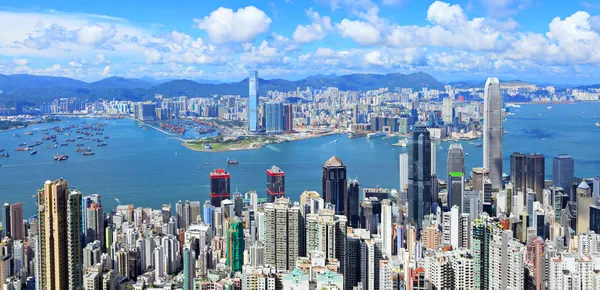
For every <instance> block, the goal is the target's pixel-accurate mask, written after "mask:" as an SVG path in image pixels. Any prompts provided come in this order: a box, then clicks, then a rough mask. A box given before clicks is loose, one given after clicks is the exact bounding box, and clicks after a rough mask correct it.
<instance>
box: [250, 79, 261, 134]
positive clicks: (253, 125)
mask: <svg viewBox="0 0 600 290" xmlns="http://www.w3.org/2000/svg"><path fill="white" fill-rule="evenodd" d="M248 88H249V92H248V109H247V110H248V118H247V120H248V131H249V132H257V131H258V129H259V126H258V71H251V72H250V77H249V78H248Z"/></svg>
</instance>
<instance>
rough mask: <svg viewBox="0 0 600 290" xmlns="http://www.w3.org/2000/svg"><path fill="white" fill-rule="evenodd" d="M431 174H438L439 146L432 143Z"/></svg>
mask: <svg viewBox="0 0 600 290" xmlns="http://www.w3.org/2000/svg"><path fill="white" fill-rule="evenodd" d="M430 155H431V167H430V168H431V175H437V171H436V169H437V147H435V144H434V143H431V154H430Z"/></svg>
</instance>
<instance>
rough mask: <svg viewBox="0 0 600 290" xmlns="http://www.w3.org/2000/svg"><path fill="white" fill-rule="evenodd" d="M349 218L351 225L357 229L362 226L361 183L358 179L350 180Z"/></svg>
mask: <svg viewBox="0 0 600 290" xmlns="http://www.w3.org/2000/svg"><path fill="white" fill-rule="evenodd" d="M346 218H348V222H349V225H350V226H351V227H353V228H355V229H357V228H358V227H359V226H360V184H359V183H358V180H356V179H350V181H349V182H348V215H347V216H346Z"/></svg>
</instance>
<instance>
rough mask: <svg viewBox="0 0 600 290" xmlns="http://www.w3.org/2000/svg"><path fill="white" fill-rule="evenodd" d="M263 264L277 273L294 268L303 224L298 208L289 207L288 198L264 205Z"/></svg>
mask: <svg viewBox="0 0 600 290" xmlns="http://www.w3.org/2000/svg"><path fill="white" fill-rule="evenodd" d="M264 213H265V222H264V231H265V239H264V243H265V264H267V265H270V266H273V267H275V268H276V269H277V270H278V271H286V270H292V269H294V268H295V267H296V259H297V258H298V254H299V253H298V252H299V247H300V246H301V245H300V243H301V241H302V240H303V238H302V237H303V226H302V225H303V224H304V222H303V221H302V216H301V214H300V207H298V206H293V207H290V200H289V199H288V198H278V199H277V200H275V203H267V204H265V205H264Z"/></svg>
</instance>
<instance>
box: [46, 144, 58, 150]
mask: <svg viewBox="0 0 600 290" xmlns="http://www.w3.org/2000/svg"><path fill="white" fill-rule="evenodd" d="M56 147H58V146H57V145H56V144H54V146H52V145H51V146H46V148H48V149H52V148H56Z"/></svg>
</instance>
